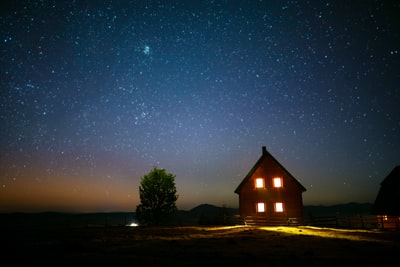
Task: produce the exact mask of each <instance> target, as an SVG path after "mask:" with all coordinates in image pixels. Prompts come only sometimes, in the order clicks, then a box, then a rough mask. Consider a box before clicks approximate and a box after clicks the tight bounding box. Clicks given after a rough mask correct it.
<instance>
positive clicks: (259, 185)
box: [256, 178, 265, 188]
mask: <svg viewBox="0 0 400 267" xmlns="http://www.w3.org/2000/svg"><path fill="white" fill-rule="evenodd" d="M256 188H265V186H264V179H263V178H257V179H256Z"/></svg>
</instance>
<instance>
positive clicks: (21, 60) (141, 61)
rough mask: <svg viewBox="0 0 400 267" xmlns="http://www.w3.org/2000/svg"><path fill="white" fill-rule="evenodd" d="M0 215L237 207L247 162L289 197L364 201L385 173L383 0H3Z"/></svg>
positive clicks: (393, 136) (399, 29) (393, 138)
mask: <svg viewBox="0 0 400 267" xmlns="http://www.w3.org/2000/svg"><path fill="white" fill-rule="evenodd" d="M0 5H1V11H0V12H1V17H0V18H1V22H0V32H1V36H0V37H1V39H0V41H1V42H0V53H1V58H0V62H1V74H0V75H1V76H0V77H1V81H0V84H1V98H0V105H1V113H0V121H1V139H0V152H1V158H0V171H1V173H0V185H1V187H0V211H3V212H4V211H31V210H32V211H40V210H61V211H64V210H68V211H112V210H124V211H129V210H134V209H135V207H136V205H137V204H138V201H139V198H138V186H139V182H140V178H141V177H142V176H143V175H145V174H146V173H147V172H149V171H150V170H151V169H152V167H153V166H157V167H159V168H165V169H166V170H167V171H168V172H170V173H173V174H174V175H176V184H177V190H178V194H179V199H178V203H177V204H178V208H181V209H188V208H192V207H194V206H196V205H198V204H201V203H210V204H215V205H227V206H230V207H237V206H238V197H237V195H235V194H234V192H233V191H234V190H235V188H236V187H237V185H238V184H239V183H240V182H241V180H242V179H243V178H244V177H245V175H246V174H247V172H248V171H249V170H250V169H251V168H252V166H253V165H254V164H255V162H256V161H257V160H258V158H259V157H260V156H261V147H262V146H264V145H265V146H266V147H267V149H268V151H269V152H270V153H271V154H272V155H273V156H275V157H276V158H277V160H279V161H280V162H281V163H282V164H283V165H284V166H285V167H286V169H288V170H289V171H290V172H291V173H292V175H293V176H295V177H296V178H297V179H298V180H299V181H300V183H301V184H302V185H304V187H306V188H307V191H306V192H305V193H304V194H303V199H304V203H305V204H335V203H343V202H373V201H374V200H375V197H376V194H377V192H378V190H379V184H380V182H381V181H382V180H383V179H384V178H385V176H386V175H387V174H389V172H390V171H391V170H392V169H393V168H394V167H395V166H396V165H398V164H400V138H399V136H400V88H399V84H400V73H399V70H400V64H399V62H400V60H399V59H400V36H399V34H400V23H399V22H398V14H400V13H399V12H400V4H399V3H398V2H396V1H217V0H215V1H161V0H160V1H144V0H143V1H48V0H43V1H3V2H2V3H1V4H0Z"/></svg>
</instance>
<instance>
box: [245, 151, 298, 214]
mask: <svg viewBox="0 0 400 267" xmlns="http://www.w3.org/2000/svg"><path fill="white" fill-rule="evenodd" d="M274 177H282V179H283V187H282V188H274V187H273V184H272V179H273V178H274ZM256 178H264V181H265V189H259V188H257V189H256V188H255V179H256ZM260 201H262V202H266V212H265V213H258V212H257V211H256V203H257V202H260ZM274 202H282V203H284V204H283V205H284V211H283V212H278V213H276V212H275V211H274V207H273V204H274ZM239 207H240V215H241V216H242V217H246V216H263V215H264V216H268V217H287V218H294V217H296V218H302V217H303V199H302V191H301V188H300V187H299V185H298V183H297V182H296V181H295V180H294V179H293V178H292V177H290V176H289V175H288V174H287V173H286V172H285V171H284V170H283V169H282V168H281V167H280V166H279V165H277V164H276V163H275V161H273V160H272V159H270V158H268V157H265V158H264V159H263V162H262V163H261V164H260V165H259V167H258V168H257V169H256V170H255V172H254V173H253V174H252V175H251V177H250V178H249V179H248V180H247V182H246V183H245V184H244V185H243V186H242V187H241V188H240V192H239Z"/></svg>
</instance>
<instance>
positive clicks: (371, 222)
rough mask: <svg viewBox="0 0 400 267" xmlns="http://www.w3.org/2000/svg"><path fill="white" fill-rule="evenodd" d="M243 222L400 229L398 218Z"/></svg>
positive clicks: (249, 222) (248, 220)
mask: <svg viewBox="0 0 400 267" xmlns="http://www.w3.org/2000/svg"><path fill="white" fill-rule="evenodd" d="M243 221H244V224H246V225H265V226H267V225H271V226H276V225H282V226H283V225H287V226H297V225H309V226H318V227H338V228H355V229H397V230H398V229H400V217H398V216H375V215H366V216H318V217H310V218H307V219H305V220H304V221H303V220H302V219H299V218H286V217H277V218H273V217H272V218H271V217H262V216H246V217H245V218H244V219H243Z"/></svg>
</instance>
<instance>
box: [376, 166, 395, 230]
mask: <svg viewBox="0 0 400 267" xmlns="http://www.w3.org/2000/svg"><path fill="white" fill-rule="evenodd" d="M372 213H373V214H375V215H377V218H378V223H379V224H380V226H381V228H386V229H389V228H397V229H400V165H399V166H396V167H395V168H394V169H393V170H392V171H391V172H390V173H389V175H388V176H386V178H385V179H384V180H383V181H382V182H381V187H380V189H379V192H378V195H377V197H376V199H375V202H374V205H373V210H372Z"/></svg>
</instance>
